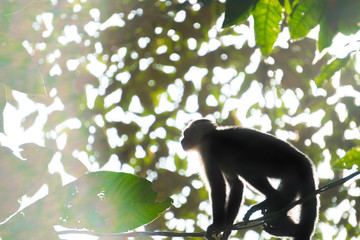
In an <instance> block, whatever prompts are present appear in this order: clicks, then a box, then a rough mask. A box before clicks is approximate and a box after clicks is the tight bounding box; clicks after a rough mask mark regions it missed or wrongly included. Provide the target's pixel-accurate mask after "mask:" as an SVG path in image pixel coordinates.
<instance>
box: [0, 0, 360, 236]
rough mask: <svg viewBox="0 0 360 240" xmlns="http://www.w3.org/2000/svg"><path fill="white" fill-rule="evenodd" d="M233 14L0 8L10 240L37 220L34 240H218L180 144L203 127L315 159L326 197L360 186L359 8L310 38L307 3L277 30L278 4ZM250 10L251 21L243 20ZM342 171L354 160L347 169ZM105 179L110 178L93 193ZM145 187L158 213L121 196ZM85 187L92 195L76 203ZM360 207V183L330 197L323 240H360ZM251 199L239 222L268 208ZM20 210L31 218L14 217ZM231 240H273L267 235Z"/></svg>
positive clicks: (103, 6)
mask: <svg viewBox="0 0 360 240" xmlns="http://www.w3.org/2000/svg"><path fill="white" fill-rule="evenodd" d="M225 2H226V3H225ZM235 2H236V1H225V0H189V1H188V0H174V1H169V0H146V1H141V0H124V1H115V0H111V1H101V0H81V1H80V0H79V1H78V0H68V1H56V0H52V1H48V0H40V1H30V2H29V3H24V2H21V1H15V2H13V1H3V3H0V9H3V10H0V12H1V16H3V17H2V20H1V21H0V27H1V29H2V32H4V36H3V37H2V38H3V41H1V44H0V76H1V79H0V111H1V113H2V114H0V152H1V154H0V155H1V157H0V159H1V163H0V164H1V166H2V167H1V170H0V172H1V174H0V178H1V184H0V189H1V193H5V194H2V197H3V206H5V207H1V208H0V218H1V219H0V222H2V224H1V225H0V237H2V233H3V231H5V230H8V229H9V231H15V232H16V231H17V230H18V229H16V226H17V225H16V224H20V225H21V224H23V225H26V224H30V223H31V222H32V221H34V222H36V224H35V225H34V230H32V231H30V230H29V229H25V228H24V233H23V234H24V235H22V236H26V234H28V235H31V234H33V233H34V232H40V233H41V234H40V233H39V235H36V234H35V235H34V237H39V238H38V239H41V238H42V237H43V236H46V234H47V233H48V234H49V236H50V238H51V237H53V239H56V238H57V234H58V232H59V233H61V231H65V235H66V231H69V230H70V231H73V230H76V229H82V230H89V231H95V232H98V233H119V232H126V231H128V230H133V229H136V228H138V227H141V228H140V229H141V230H142V231H155V230H165V231H175V232H203V231H205V230H206V228H207V226H208V225H209V224H210V223H211V205H210V203H209V201H208V194H207V191H206V189H205V185H204V183H203V182H202V181H201V179H200V178H199V176H198V171H199V168H200V165H199V161H198V155H196V154H186V153H185V152H184V151H183V150H182V148H181V145H180V143H179V141H180V140H179V139H180V136H181V133H182V130H183V129H184V128H185V126H186V124H187V123H188V122H189V121H191V120H194V119H197V118H201V117H207V118H209V119H212V120H215V121H217V122H218V123H219V124H220V125H238V126H242V127H248V128H255V129H258V130H260V131H262V132H267V133H271V134H273V135H275V136H277V137H278V138H280V139H281V140H284V141H288V142H290V143H291V144H293V145H294V146H296V147H297V148H298V149H299V150H301V151H302V152H304V153H305V154H306V155H308V156H309V158H311V159H312V161H313V162H314V164H315V165H316V168H317V169H316V170H317V172H318V175H319V177H320V185H324V184H325V183H328V182H329V181H330V180H334V179H339V178H341V177H344V176H347V175H349V174H350V173H352V172H354V171H355V170H356V169H357V168H358V166H359V165H360V164H359V160H352V156H358V155H356V154H358V151H357V150H358V147H357V146H359V139H360V127H359V119H360V111H359V106H360V87H359V82H360V61H359V59H360V53H359V49H360V31H359V23H360V18H359V17H358V16H357V15H359V14H352V15H353V16H354V17H351V15H350V14H349V15H346V14H345V13H346V11H349V12H350V13H354V11H355V10H353V9H352V8H354V9H356V8H357V9H358V8H359V6H360V5H359V3H357V2H356V3H355V2H352V1H350V0H346V1H344V2H341V1H333V3H332V4H334V6H331V7H329V8H325V6H324V4H326V1H319V3H317V4H314V6H313V8H314V9H313V11H312V12H311V14H309V16H308V15H306V16H303V18H302V20H301V21H303V22H304V24H299V23H300V22H301V21H300V20H299V18H301V16H302V15H303V11H306V10H307V8H306V7H308V4H309V2H312V1H305V3H304V4H302V5H296V6H299V8H297V7H295V5H294V4H296V3H297V1H277V0H275V1H272V2H274V4H272V5H271V6H269V7H271V9H272V14H273V15H272V16H270V17H272V19H264V18H265V13H264V11H266V8H265V7H264V4H265V6H267V5H266V2H267V1H264V0H260V1H248V3H245V2H244V3H239V6H236V5H233V4H235ZM257 2H259V4H257ZM275 3H276V4H275ZM353 5H354V6H353ZM230 7H232V8H233V10H232V11H231V10H230ZM239 9H249V11H245V10H243V11H244V12H241V14H240V15H241V16H240V15H239V11H240V10H239ZM323 9H324V14H322V15H321V14H319V13H320V12H322V10H323ZM235 12H236V13H235ZM318 14H319V16H318ZM344 14H345V15H344ZM320 15H321V16H320ZM331 16H334V18H335V19H332V18H331ZM335 16H336V17H335ZM320 19H321V21H320ZM305 23H306V24H305ZM319 24H320V25H319ZM259 148H260V150H259V151H261V146H260V147H259ZM354 148H355V150H356V151H353V152H352V153H351V154H352V155H351V154H350V155H346V153H347V152H348V151H349V150H350V149H354ZM339 158H345V159H347V160H346V161H345V163H343V165H342V166H340V165H341V164H339V163H337V164H335V163H336V162H337V160H338V159H339ZM349 162H351V163H352V164H353V165H351V166H349ZM339 166H340V167H339ZM341 167H342V168H347V169H352V171H351V170H342V169H341ZM104 171H109V172H105V173H104ZM100 172H102V173H104V174H105V175H106V174H108V175H106V176H105V175H104V176H100V177H99V176H97V177H94V178H92V177H93V176H96V174H100V175H101V174H102V173H100ZM128 173H129V174H128ZM130 173H131V174H134V175H136V176H134V175H131V174H130ZM113 174H114V175H113ZM133 176H134V177H136V179H139V180H136V181H139V182H141V183H139V185H137V186H136V187H139V188H138V189H135V190H139V192H137V193H134V194H135V195H134V196H133V195H131V196H133V197H134V198H141V194H146V193H148V194H149V195H147V196H146V197H149V196H151V199H150V200H151V204H150V205H143V204H142V203H139V205H137V206H136V207H133V208H129V209H127V205H126V204H128V203H129V202H131V201H130V199H131V197H130V193H129V195H126V194H125V192H122V191H129V192H131V191H130V190H134V189H130V190H129V189H128V187H129V186H125V185H124V186H120V182H121V183H123V184H125V181H126V183H129V184H130V183H131V184H132V183H134V182H133V181H135V180H129V179H128V178H132V177H133ZM125 178H126V180H124V179H125ZM79 179H80V180H79ZM98 179H101V180H103V181H102V182H101V183H102V184H104V185H105V187H107V190H106V191H105V190H103V189H102V187H101V185H100V183H97V182H96V181H97V180H98ZM109 179H110V180H109ZM114 179H118V182H116V181H115V180H114ZM148 181H150V182H152V183H153V185H151V184H150V182H148ZM66 184H68V185H66ZM71 184H73V185H71ZM96 184H98V185H96ZM64 185H65V186H64ZM94 185H95V187H94ZM63 186H64V187H63ZM76 186H78V187H82V188H83V189H84V191H85V193H84V192H81V191H79V192H76V191H75V190H74V189H72V190H71V188H73V187H75V188H76ZM151 187H152V188H153V189H154V190H155V191H156V192H152V190H151ZM39 189H40V190H39ZM124 189H125V190H124ZM86 191H93V195H92V196H91V199H89V195H87V194H86ZM109 191H110V192H109ZM117 191H118V192H117ZM156 193H157V196H156ZM77 194H84V195H81V196H80V195H77ZM109 194H110V195H109ZM118 194H120V195H121V194H124V196H125V197H124V198H126V199H127V200H126V201H124V198H122V197H119V196H120V195H118ZM45 195H48V197H45V198H43V197H44V196H45ZM75 195H76V196H78V198H77V199H76V198H75V197H74V196H75ZM169 197H171V199H172V200H173V205H172V206H171V207H170V205H171V200H170V199H169ZM359 197H360V192H359V181H352V182H349V183H348V184H345V185H344V186H343V187H340V188H336V189H334V190H332V191H328V192H326V193H324V194H323V195H321V198H320V199H321V209H320V216H319V224H318V227H317V230H316V232H315V235H314V236H315V237H314V238H316V239H335V238H337V239H345V238H346V239H350V238H351V237H353V238H352V239H360V233H359V231H358V230H357V229H358V228H359V222H360V211H359V210H358V209H359V204H360V199H359ZM245 198H246V199H245V203H244V208H245V209H241V211H240V214H239V216H238V218H237V221H241V220H242V218H243V216H244V214H245V213H246V210H248V209H249V206H250V205H252V204H254V203H255V202H259V201H262V200H263V197H262V196H260V195H258V194H257V193H254V192H252V191H251V190H246V191H245ZM37 200H38V205H35V204H36V203H35V204H33V202H34V201H37ZM91 200H94V201H95V202H92V201H91ZM106 200H109V201H110V203H108V202H107V203H104V201H106ZM52 201H53V202H52ZM72 201H73V202H72ZM117 202H118V203H119V205H118V206H116V203H117ZM63 203H67V204H66V206H68V207H67V208H66V206H65V205H61V204H63ZM102 204H103V205H102ZM121 204H122V205H121ZM120 205H121V206H120ZM25 206H29V207H27V208H25V209H24V207H25ZM52 206H54V209H52V210H51V211H50V212H46V209H47V208H49V207H50V208H52ZM31 207H32V208H31ZM169 207H170V208H169ZM119 208H122V209H123V211H129V212H126V213H125V212H121V211H120V210H119ZM74 209H75V210H74ZM89 209H91V210H89ZM166 209H167V210H166ZM18 210H19V211H20V210H21V212H22V213H21V214H24V216H26V217H22V216H20V215H19V214H15V215H14V213H15V212H16V211H18ZM164 211H165V212H164ZM163 212H164V214H162V215H161V213H163ZM40 213H43V214H44V216H41V217H40V215H41V214H40ZM63 213H66V214H65V215H66V216H65V215H64V214H63ZM32 214H33V216H32ZM86 214H89V216H87V215H86ZM142 214H143V215H142ZM90 215H91V216H90ZM254 215H255V214H254ZM259 215H260V216H261V214H259ZM134 216H136V217H134ZM36 217H38V218H36ZM132 217H133V220H134V221H133V222H131V221H130V219H131V218H132ZM55 218H56V219H55ZM155 218H157V219H156V220H155V221H153V220H154V219H155ZM48 219H55V220H54V221H52V220H51V221H50V220H48ZM89 219H90V220H89ZM139 219H140V220H139ZM127 221H128V222H127ZM7 223H8V224H9V226H10V227H9V228H8V229H7V225H6V224H7ZM82 223H83V224H82ZM130 223H131V224H130ZM145 224H147V225H145ZM144 225H145V226H144ZM53 226H57V227H56V229H62V230H56V231H54V228H53ZM64 228H65V229H66V230H64ZM43 229H46V230H44V231H42V230H43ZM138 229H139V228H138ZM89 233H90V235H91V232H89ZM14 234H15V233H14ZM63 234H64V233H63ZM68 234H69V235H68V236H67V238H66V239H76V236H77V235H76V232H75V233H74V232H71V234H70V232H68ZM15 235H16V234H15ZM15 235H11V234H10V235H9V236H10V238H11V237H14V238H13V239H21V237H20V238H17V237H18V236H15ZM65 235H62V236H65ZM70 235H75V238H74V236H73V237H71V236H70ZM232 236H234V238H236V239H270V238H271V236H270V235H269V234H267V233H265V232H263V231H262V228H261V227H260V226H259V227H254V228H252V229H244V230H239V231H236V232H235V231H233V235H232ZM10 238H4V239H10ZM185 238H186V237H184V239H185ZM34 239H36V238H34ZM84 239H85V238H84ZM89 239H94V238H89ZM156 239H159V238H156Z"/></svg>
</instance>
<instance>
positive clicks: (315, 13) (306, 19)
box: [289, 0, 324, 39]
mask: <svg viewBox="0 0 360 240" xmlns="http://www.w3.org/2000/svg"><path fill="white" fill-rule="evenodd" d="M323 8H324V1H323V0H316V1H314V0H304V1H301V2H300V3H299V4H298V5H297V6H296V7H295V9H294V10H293V12H292V15H291V16H290V19H289V26H290V29H289V30H290V36H291V38H293V39H298V38H302V37H305V36H306V35H307V34H308V33H309V32H310V30H311V29H313V28H314V27H315V26H316V25H318V24H319V20H320V17H321V14H322V11H323Z"/></svg>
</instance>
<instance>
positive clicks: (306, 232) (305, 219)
mask: <svg viewBox="0 0 360 240" xmlns="http://www.w3.org/2000/svg"><path fill="white" fill-rule="evenodd" d="M316 185H317V184H316V183H315V182H314V181H313V179H312V182H311V183H310V182H309V183H308V184H307V186H308V188H307V189H306V191H303V194H301V195H302V197H306V196H308V195H310V194H311V193H312V192H313V191H315V186H316ZM309 186H313V187H311V188H309ZM318 206H319V200H318V197H317V196H315V197H314V198H311V199H309V200H307V201H305V202H304V203H303V204H302V205H301V215H300V222H299V232H298V236H297V237H295V238H294V240H310V239H311V236H312V235H313V233H314V230H315V225H316V222H317V219H318V208H319V207H318Z"/></svg>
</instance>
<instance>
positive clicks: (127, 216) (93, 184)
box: [0, 171, 172, 239]
mask: <svg viewBox="0 0 360 240" xmlns="http://www.w3.org/2000/svg"><path fill="white" fill-rule="evenodd" d="M151 185H152V183H151V182H149V181H147V180H146V179H143V178H140V177H138V176H136V175H132V174H128V173H117V172H107V171H102V172H94V173H89V174H86V175H84V176H83V177H80V178H79V179H77V180H76V181H74V182H72V183H70V184H68V185H66V186H64V187H63V188H61V189H60V190H58V191H55V192H53V193H50V194H49V196H47V197H45V198H43V199H42V200H40V201H39V202H37V203H35V204H33V205H32V206H30V207H28V208H27V209H25V210H24V211H23V214H20V216H19V214H18V216H16V217H15V218H14V219H15V220H11V221H10V222H9V223H8V224H5V226H3V227H2V228H1V229H0V232H7V234H6V235H5V237H6V236H7V237H9V239H10V237H11V239H21V236H24V234H25V236H26V231H31V232H33V231H34V228H36V227H37V228H39V229H38V231H45V232H51V231H53V229H52V226H53V225H63V226H66V227H70V228H86V229H89V230H94V231H97V232H102V233H104V232H108V233H116V232H124V231H128V230H132V229H135V228H137V227H139V226H142V225H144V224H147V223H149V222H151V221H153V220H154V219H156V218H157V217H158V216H159V215H160V214H161V213H162V212H163V211H164V210H166V209H167V208H168V207H170V206H171V204H172V199H171V198H167V199H165V200H164V201H161V202H159V201H157V200H156V197H157V193H156V192H155V191H154V190H152V188H151ZM28 223H36V224H35V225H34V224H32V226H33V227H32V229H28V228H27V227H26V226H28V225H29V224H28ZM7 225H8V226H7ZM19 226H24V227H20V228H19ZM40 228H41V229H40ZM24 231H25V232H24ZM35 232H36V231H35ZM28 234H30V232H29V233H28ZM1 237H3V236H1ZM5 239H7V238H5Z"/></svg>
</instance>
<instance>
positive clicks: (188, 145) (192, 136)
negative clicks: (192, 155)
mask: <svg viewBox="0 0 360 240" xmlns="http://www.w3.org/2000/svg"><path fill="white" fill-rule="evenodd" d="M216 126H217V125H216V123H214V122H212V121H210V120H208V119H198V120H194V121H192V122H190V123H189V124H188V126H187V127H186V128H185V130H184V131H183V137H182V140H181V145H182V147H183V149H184V150H185V151H190V150H196V148H197V147H198V146H199V144H200V143H201V140H203V139H204V137H205V136H206V135H208V134H209V133H211V132H212V131H214V130H215V129H216Z"/></svg>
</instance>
